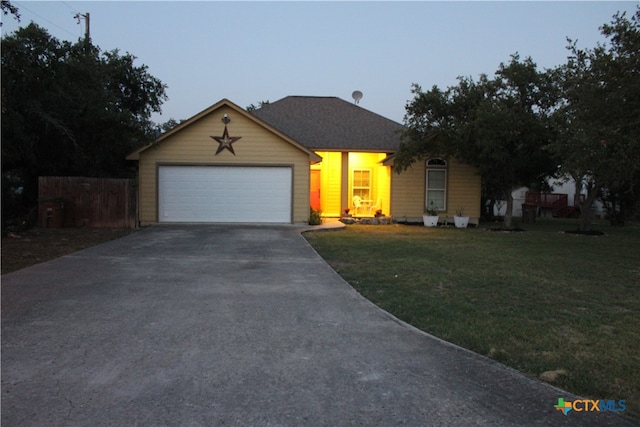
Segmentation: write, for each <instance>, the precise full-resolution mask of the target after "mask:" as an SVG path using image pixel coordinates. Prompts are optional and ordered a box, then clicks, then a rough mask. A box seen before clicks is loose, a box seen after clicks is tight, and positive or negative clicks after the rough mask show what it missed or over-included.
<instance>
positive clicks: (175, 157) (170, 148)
mask: <svg viewBox="0 0 640 427" xmlns="http://www.w3.org/2000/svg"><path fill="white" fill-rule="evenodd" d="M225 113H227V114H228V115H229V118H230V119H231V122H230V123H229V124H228V125H227V129H228V131H229V136H231V137H236V136H240V137H241V139H239V140H238V141H236V142H234V143H233V149H234V151H235V153H236V155H235V156H234V155H233V154H232V153H231V152H230V151H228V150H223V151H222V152H220V153H219V154H218V155H215V152H216V150H217V149H218V142H216V141H215V140H214V139H213V138H211V136H222V133H223V131H224V123H222V120H221V119H222V117H223V116H224V114H225ZM158 164H200V165H215V164H224V165H283V166H284V165H290V166H292V167H293V203H292V206H293V222H307V221H308V219H309V155H308V154H306V153H304V152H303V151H301V150H300V149H298V148H296V147H294V146H293V145H291V144H289V143H288V142H286V141H285V140H283V139H282V138H280V137H278V136H277V135H275V134H273V133H271V132H270V131H268V130H267V129H265V128H263V127H261V126H259V125H257V124H256V123H255V122H253V121H252V120H250V119H249V118H247V117H244V116H242V115H241V114H239V113H238V112H236V111H235V110H233V109H231V108H229V107H226V106H222V107H221V108H219V109H217V110H215V111H213V112H211V113H210V114H209V115H207V116H204V117H202V118H201V119H199V120H197V121H195V122H194V123H192V124H191V125H189V126H187V127H185V128H184V129H182V130H180V131H178V132H176V133H175V134H173V135H170V136H169V137H167V138H166V139H165V140H163V141H161V142H160V143H159V144H158V146H157V147H152V148H149V149H147V150H145V151H143V152H141V153H140V161H139V186H140V187H139V192H140V202H139V206H140V222H141V224H142V225H147V224H151V223H155V222H157V220H158V219H157V205H158V203H157V166H158Z"/></svg>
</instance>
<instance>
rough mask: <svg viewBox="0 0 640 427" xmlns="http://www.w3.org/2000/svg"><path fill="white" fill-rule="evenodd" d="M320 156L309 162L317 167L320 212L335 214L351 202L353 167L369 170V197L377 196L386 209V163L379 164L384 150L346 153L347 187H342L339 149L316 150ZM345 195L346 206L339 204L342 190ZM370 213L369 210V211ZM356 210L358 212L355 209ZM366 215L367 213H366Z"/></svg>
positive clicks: (332, 215)
mask: <svg viewBox="0 0 640 427" xmlns="http://www.w3.org/2000/svg"><path fill="white" fill-rule="evenodd" d="M316 154H318V155H319V156H321V157H322V162H321V163H320V164H318V165H313V166H312V167H311V168H312V169H317V170H320V171H321V172H320V174H321V182H322V184H321V190H320V203H321V209H322V213H323V215H324V216H329V217H337V216H340V215H341V213H342V211H343V210H344V209H345V208H347V207H350V208H351V207H352V206H351V194H352V191H353V188H352V185H353V182H352V176H353V170H354V169H368V170H370V171H371V194H370V195H369V197H370V198H371V200H373V203H374V204H375V202H376V200H377V198H378V197H380V199H381V202H382V207H381V208H380V209H382V211H383V212H384V213H385V214H387V215H388V214H389V212H390V206H391V202H390V189H391V186H390V174H391V172H390V167H388V166H383V165H381V164H380V161H381V160H382V159H384V158H385V157H386V155H385V154H384V153H348V174H349V179H348V183H349V184H348V188H345V189H342V188H341V184H342V167H343V165H342V153H341V152H328V151H321V152H317V153H316ZM343 191H344V193H345V194H346V195H347V200H348V201H349V203H348V206H342V202H341V200H342V194H343ZM372 213H373V212H372ZM359 214H360V212H359ZM367 215H368V213H367Z"/></svg>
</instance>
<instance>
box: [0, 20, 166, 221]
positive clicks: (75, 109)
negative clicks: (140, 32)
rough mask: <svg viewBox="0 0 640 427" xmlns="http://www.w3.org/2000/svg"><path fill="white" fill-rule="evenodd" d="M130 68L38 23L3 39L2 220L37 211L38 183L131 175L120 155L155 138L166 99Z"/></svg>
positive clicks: (129, 60) (142, 71)
mask: <svg viewBox="0 0 640 427" xmlns="http://www.w3.org/2000/svg"><path fill="white" fill-rule="evenodd" d="M134 61H135V57H134V56H132V55H130V54H125V55H121V54H120V53H119V52H118V51H117V50H113V51H110V52H104V53H103V52H101V50H100V49H99V48H98V47H96V46H94V45H92V44H91V42H90V41H89V40H83V41H81V42H78V43H76V44H71V43H69V42H66V41H63V42H61V41H59V40H57V39H55V38H53V37H51V36H50V35H49V34H48V32H47V31H46V30H44V29H43V28H41V27H38V26H37V25H35V24H30V25H29V26H27V27H25V28H21V29H19V30H17V31H16V32H15V33H14V34H12V35H9V36H8V37H5V38H3V39H2V171H3V172H2V196H3V202H6V201H7V200H9V201H10V203H3V207H2V208H3V220H5V219H7V218H8V217H11V216H14V215H17V214H20V213H23V212H24V210H25V209H28V208H29V207H30V206H33V205H34V204H35V202H36V197H37V178H38V176H41V175H84V176H94V177H123V176H128V175H130V174H131V165H129V164H128V163H127V162H126V160H125V156H126V154H127V153H129V152H130V151H132V150H133V149H134V148H136V147H138V146H140V145H142V144H144V143H146V142H148V141H151V140H152V139H153V137H154V124H153V122H152V121H151V120H150V117H151V114H152V113H153V112H160V106H161V105H162V102H163V101H164V100H165V99H166V95H165V86H164V85H163V84H162V83H161V82H160V81H159V80H158V79H156V78H155V77H153V76H151V75H150V74H149V73H148V71H147V67H146V66H144V65H143V66H135V65H134ZM21 211H22V212H21Z"/></svg>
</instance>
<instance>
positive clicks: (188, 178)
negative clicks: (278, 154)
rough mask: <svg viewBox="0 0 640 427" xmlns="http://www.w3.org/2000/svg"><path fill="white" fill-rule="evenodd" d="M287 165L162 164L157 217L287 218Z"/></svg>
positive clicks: (289, 198) (202, 219)
mask: <svg viewBox="0 0 640 427" xmlns="http://www.w3.org/2000/svg"><path fill="white" fill-rule="evenodd" d="M291 180H292V169H291V168H290V167H262V166H259V167H244V166H243V167H240V166H161V167H160V168H159V172H158V181H159V182H158V208H159V221H160V222H279V223H289V222H291V203H292V196H291V194H292V191H291V190H292V188H291V186H292V184H291V182H292V181H291Z"/></svg>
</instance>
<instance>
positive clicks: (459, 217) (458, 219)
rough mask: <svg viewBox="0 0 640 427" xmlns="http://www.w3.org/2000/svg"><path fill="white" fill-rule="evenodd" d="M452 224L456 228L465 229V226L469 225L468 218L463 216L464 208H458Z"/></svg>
mask: <svg viewBox="0 0 640 427" xmlns="http://www.w3.org/2000/svg"><path fill="white" fill-rule="evenodd" d="M453 223H454V224H455V226H456V228H467V225H469V217H468V216H464V208H462V207H460V208H458V209H456V215H455V216H454V217H453Z"/></svg>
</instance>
